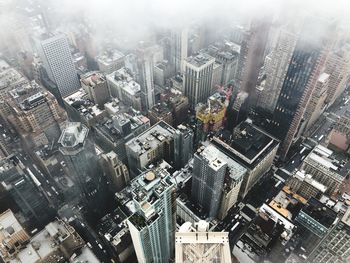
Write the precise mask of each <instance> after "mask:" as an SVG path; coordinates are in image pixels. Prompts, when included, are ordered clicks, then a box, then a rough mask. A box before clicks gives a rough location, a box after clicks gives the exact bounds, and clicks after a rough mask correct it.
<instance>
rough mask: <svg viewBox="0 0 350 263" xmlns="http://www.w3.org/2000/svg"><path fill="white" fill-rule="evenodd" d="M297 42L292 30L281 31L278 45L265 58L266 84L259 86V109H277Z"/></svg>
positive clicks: (283, 29)
mask: <svg viewBox="0 0 350 263" xmlns="http://www.w3.org/2000/svg"><path fill="white" fill-rule="evenodd" d="M296 41H297V36H296V34H294V33H292V32H291V30H288V29H287V28H281V29H280V30H279V33H278V38H277V44H276V46H275V48H273V50H272V51H271V53H270V54H268V55H267V56H266V58H265V63H264V73H265V75H266V80H265V83H264V85H263V86H261V85H260V86H257V89H258V91H257V93H258V94H257V102H256V107H257V108H262V109H264V110H267V111H270V112H273V110H274V109H275V106H276V103H277V99H278V96H279V94H280V91H281V88H282V85H283V81H284V79H285V76H286V73H287V69H288V66H289V62H290V60H291V58H292V54H293V51H294V48H295V45H296Z"/></svg>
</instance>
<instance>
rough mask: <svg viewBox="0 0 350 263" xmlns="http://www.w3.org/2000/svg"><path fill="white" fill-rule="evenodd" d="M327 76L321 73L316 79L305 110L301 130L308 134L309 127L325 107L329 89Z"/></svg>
mask: <svg viewBox="0 0 350 263" xmlns="http://www.w3.org/2000/svg"><path fill="white" fill-rule="evenodd" d="M328 84H329V75H328V74H327V73H322V74H321V75H320V76H319V78H318V79H317V82H316V86H315V88H314V90H313V92H312V94H311V98H310V101H309V103H308V105H307V107H306V109H305V113H304V123H303V124H302V125H303V129H301V131H304V133H305V134H308V132H309V130H310V127H311V126H312V125H313V124H314V123H315V122H316V121H317V119H318V118H319V117H320V116H321V114H322V113H323V112H324V111H325V109H326V107H327V103H326V99H327V91H328V87H329V85H328Z"/></svg>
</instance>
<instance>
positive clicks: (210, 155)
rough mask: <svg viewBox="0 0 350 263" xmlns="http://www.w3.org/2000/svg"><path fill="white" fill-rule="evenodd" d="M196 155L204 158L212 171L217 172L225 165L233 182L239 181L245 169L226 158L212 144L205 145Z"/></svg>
mask: <svg viewBox="0 0 350 263" xmlns="http://www.w3.org/2000/svg"><path fill="white" fill-rule="evenodd" d="M197 154H200V155H201V156H202V157H203V158H205V159H206V160H207V161H208V162H209V164H210V166H211V168H212V169H214V170H219V169H220V168H221V167H223V166H224V165H226V164H227V167H228V169H229V171H230V177H231V178H232V179H234V180H240V179H241V178H242V177H243V176H244V174H245V173H246V172H247V169H246V168H244V167H243V166H242V165H240V164H239V163H238V162H236V161H235V160H233V159H232V158H230V157H229V156H227V155H226V154H225V153H223V152H221V151H220V150H219V149H218V148H217V147H215V146H214V145H213V144H207V146H202V147H201V148H199V149H198V151H197Z"/></svg>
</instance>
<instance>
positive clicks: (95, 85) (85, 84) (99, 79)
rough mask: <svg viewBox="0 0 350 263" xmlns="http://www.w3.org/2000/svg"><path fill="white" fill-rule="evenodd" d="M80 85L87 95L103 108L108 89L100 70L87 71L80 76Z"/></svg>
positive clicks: (107, 98) (107, 96) (107, 97)
mask: <svg viewBox="0 0 350 263" xmlns="http://www.w3.org/2000/svg"><path fill="white" fill-rule="evenodd" d="M80 82H81V86H82V88H83V89H84V90H85V91H86V93H87V94H88V95H89V98H90V100H92V101H93V102H94V103H95V104H97V105H98V107H99V108H103V105H104V104H105V103H106V102H108V100H109V98H110V97H109V90H108V85H107V81H106V77H105V75H103V74H102V73H100V72H89V73H86V74H84V75H83V76H82V77H81V80H80Z"/></svg>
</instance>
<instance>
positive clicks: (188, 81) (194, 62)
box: [183, 53, 215, 109]
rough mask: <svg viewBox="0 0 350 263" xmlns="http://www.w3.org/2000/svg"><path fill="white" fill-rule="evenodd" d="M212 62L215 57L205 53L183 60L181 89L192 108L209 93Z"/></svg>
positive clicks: (204, 99) (205, 98) (210, 90)
mask: <svg viewBox="0 0 350 263" xmlns="http://www.w3.org/2000/svg"><path fill="white" fill-rule="evenodd" d="M214 63H215V59H214V58H213V57H211V56H209V55H208V54H206V53H201V54H199V55H196V56H195V57H188V58H187V59H186V60H185V69H184V81H183V87H184V88H183V90H184V94H185V95H186V96H187V97H188V99H189V102H190V107H191V108H192V109H194V108H195V106H196V105H197V103H198V102H205V101H206V100H207V98H208V97H209V96H210V95H211V92H212V86H211V85H212V78H213V67H214Z"/></svg>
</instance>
